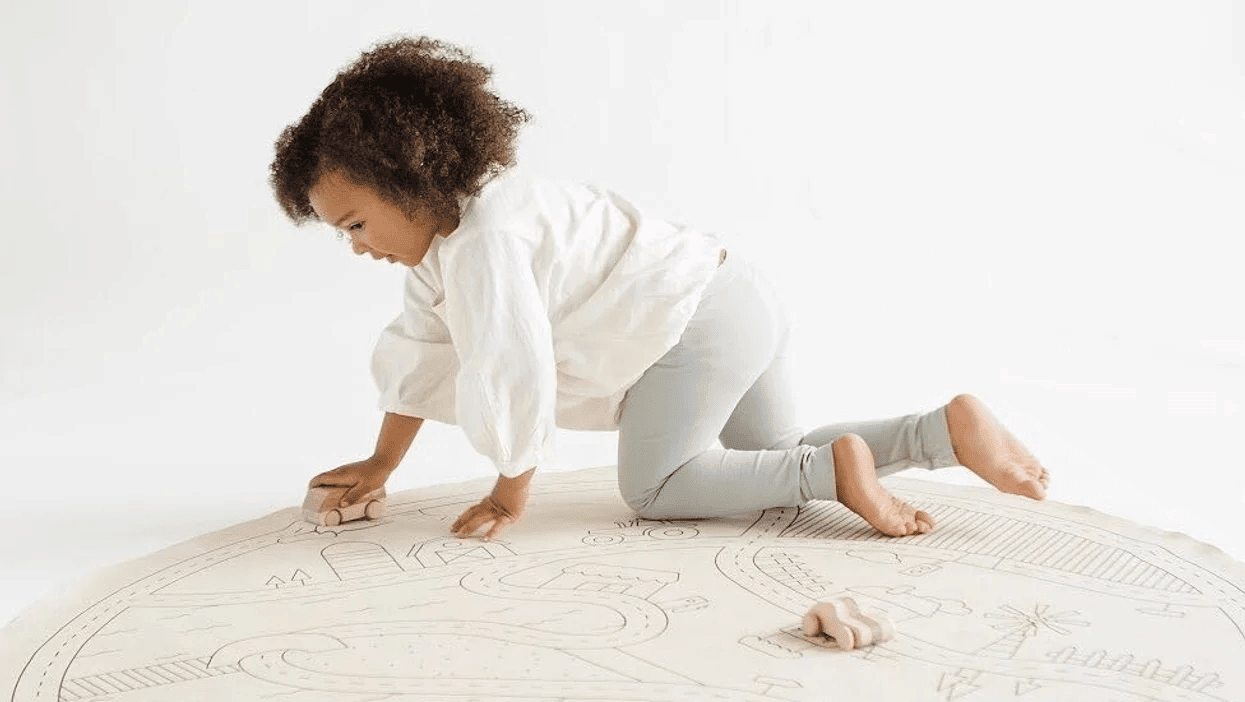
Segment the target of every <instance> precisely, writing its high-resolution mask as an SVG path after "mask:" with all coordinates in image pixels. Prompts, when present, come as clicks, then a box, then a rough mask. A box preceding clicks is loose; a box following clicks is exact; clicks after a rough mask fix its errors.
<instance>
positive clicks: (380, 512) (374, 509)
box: [363, 500, 385, 519]
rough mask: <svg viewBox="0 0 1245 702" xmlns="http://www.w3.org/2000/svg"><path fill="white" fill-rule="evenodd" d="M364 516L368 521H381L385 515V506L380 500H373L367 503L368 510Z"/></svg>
mask: <svg viewBox="0 0 1245 702" xmlns="http://www.w3.org/2000/svg"><path fill="white" fill-rule="evenodd" d="M363 514H364V516H366V517H367V518H368V519H379V518H381V517H383V516H384V515H385V506H384V505H382V504H381V503H380V500H372V501H371V502H369V503H367V509H366V510H364V512H363Z"/></svg>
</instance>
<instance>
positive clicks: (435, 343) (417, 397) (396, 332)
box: [372, 283, 458, 424]
mask: <svg viewBox="0 0 1245 702" xmlns="http://www.w3.org/2000/svg"><path fill="white" fill-rule="evenodd" d="M410 287H411V285H410V284H409V283H408V295H407V297H408V300H407V305H406V308H405V309H404V310H403V312H402V314H400V315H398V316H397V318H395V319H394V320H393V321H392V322H390V323H389V324H388V326H386V327H385V329H384V330H383V331H382V332H381V333H380V338H379V339H378V340H377V342H376V348H375V350H374V351H373V352H372V380H373V381H374V382H375V383H376V388H377V390H379V391H380V400H379V402H378V403H377V404H378V406H379V408H380V410H381V411H383V412H392V413H394V414H402V415H406V416H409V417H422V418H424V419H431V420H433V421H437V422H441V423H443V424H457V421H456V417H455V416H454V378H455V377H456V376H457V374H458V354H457V353H455V351H454V346H453V344H451V343H450V334H449V330H448V329H447V328H446V326H445V324H444V322H442V321H441V319H440V318H439V317H437V315H436V314H435V311H434V310H435V308H430V307H427V306H426V305H420V304H412V300H411V297H412V296H411V294H410V292H411V290H410Z"/></svg>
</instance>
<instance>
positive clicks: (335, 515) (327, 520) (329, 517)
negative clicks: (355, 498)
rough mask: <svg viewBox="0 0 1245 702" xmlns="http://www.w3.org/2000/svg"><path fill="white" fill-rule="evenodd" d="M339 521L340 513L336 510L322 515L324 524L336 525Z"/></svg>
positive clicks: (340, 521) (340, 519)
mask: <svg viewBox="0 0 1245 702" xmlns="http://www.w3.org/2000/svg"><path fill="white" fill-rule="evenodd" d="M341 523H342V513H341V512H340V511H338V510H333V511H332V512H329V513H328V514H326V515H324V526H337V525H338V524H341Z"/></svg>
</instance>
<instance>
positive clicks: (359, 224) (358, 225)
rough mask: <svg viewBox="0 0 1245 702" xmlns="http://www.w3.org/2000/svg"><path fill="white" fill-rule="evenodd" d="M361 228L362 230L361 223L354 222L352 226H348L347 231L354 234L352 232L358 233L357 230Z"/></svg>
mask: <svg viewBox="0 0 1245 702" xmlns="http://www.w3.org/2000/svg"><path fill="white" fill-rule="evenodd" d="M362 228H363V222H355V223H354V224H352V225H350V227H349V228H348V229H349V231H352V232H354V231H358V230H360V229H362Z"/></svg>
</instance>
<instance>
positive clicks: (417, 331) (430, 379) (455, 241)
mask: <svg viewBox="0 0 1245 702" xmlns="http://www.w3.org/2000/svg"><path fill="white" fill-rule="evenodd" d="M722 248H723V247H722V244H721V241H720V240H719V239H718V237H717V236H715V235H713V234H709V233H705V232H700V231H697V230H695V229H691V228H688V227H685V226H683V225H681V224H678V223H673V222H668V221H663V220H659V219H650V218H647V217H644V216H643V215H642V214H641V213H640V212H639V211H637V210H636V208H635V207H634V206H632V205H631V204H630V203H628V202H627V201H626V200H624V199H622V198H621V197H619V196H618V195H616V194H614V193H612V192H610V191H607V190H603V189H599V188H595V187H593V186H590V185H585V184H574V183H566V182H558V181H552V180H547V179H544V178H539V177H535V176H531V175H528V174H526V173H524V172H522V171H519V170H516V169H509V170H507V171H504V172H502V173H501V174H499V175H498V176H496V177H494V178H493V179H492V180H491V181H489V182H488V183H486V184H485V185H484V187H483V188H482V189H481V191H480V192H479V193H478V194H477V195H475V196H474V197H471V198H467V199H466V200H464V202H463V207H462V215H461V218H460V222H459V225H458V228H457V229H455V230H454V232H453V233H452V234H450V235H449V236H448V237H433V242H432V245H431V246H430V247H429V249H428V252H427V254H426V255H425V256H424V258H423V260H422V261H420V263H419V265H417V266H412V267H410V268H409V269H408V272H407V275H406V278H405V289H404V305H403V310H402V314H400V315H398V317H397V318H396V319H394V320H393V322H391V323H390V324H389V325H388V326H386V327H385V329H384V331H383V332H381V335H380V339H379V341H378V342H377V344H376V349H375V351H374V353H373V355H372V376H373V379H374V380H375V382H376V386H377V389H378V390H379V391H380V401H379V406H380V409H381V410H383V411H385V412H392V413H395V414H402V415H407V416H413V417H423V418H425V419H432V420H434V421H438V422H443V423H446V424H457V425H459V426H461V427H462V429H463V431H464V433H465V434H466V436H467V439H468V440H469V441H470V442H471V445H472V446H473V447H474V448H475V449H476V451H478V452H480V453H481V454H483V455H485V456H487V457H489V458H491V459H492V460H493V462H494V463H495V464H496V466H497V470H498V471H499V472H500V473H501V474H502V475H505V476H507V477H514V476H516V475H519V474H521V473H523V472H525V471H527V470H528V469H530V468H533V467H536V466H538V465H540V464H542V463H544V462H546V461H547V459H548V457H549V454H550V452H551V450H552V440H553V434H554V429H555V427H559V426H560V427H564V428H567V429H598V430H608V429H616V428H617V427H618V413H619V410H620V405H621V402H622V399H623V395H624V394H625V393H626V391H627V389H628V388H630V387H631V386H632V385H633V384H634V383H635V382H636V381H637V380H639V379H640V376H641V375H643V374H644V371H645V370H647V369H648V368H649V366H651V365H652V364H653V363H654V362H656V361H657V359H659V358H661V357H662V355H664V354H665V353H666V352H667V351H668V350H670V349H671V348H673V347H674V345H675V344H677V343H678V341H679V337H680V336H682V334H683V330H684V329H685V328H686V326H687V322H688V320H689V319H690V318H691V316H692V314H693V313H694V312H695V311H696V307H697V305H698V304H699V302H700V297H701V294H702V293H703V291H704V289H705V287H706V286H707V285H708V283H709V281H710V279H711V278H712V277H713V274H714V271H715V270H716V269H717V267H718V264H719V260H720V259H719V253H720V251H721V250H722Z"/></svg>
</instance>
